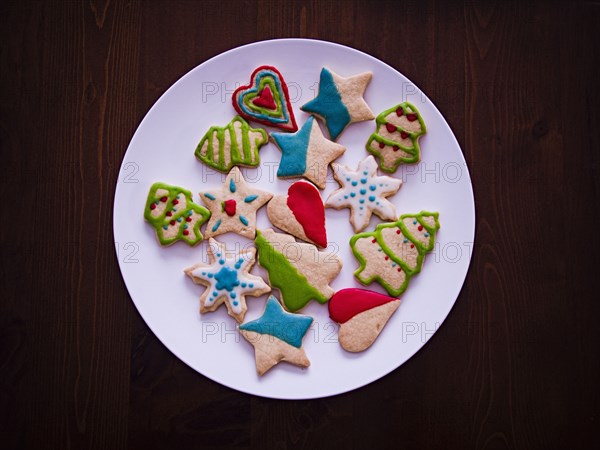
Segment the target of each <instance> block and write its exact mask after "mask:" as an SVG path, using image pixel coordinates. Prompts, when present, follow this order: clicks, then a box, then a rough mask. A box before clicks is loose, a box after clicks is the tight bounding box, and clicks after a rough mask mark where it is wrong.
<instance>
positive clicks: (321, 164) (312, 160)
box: [271, 117, 346, 189]
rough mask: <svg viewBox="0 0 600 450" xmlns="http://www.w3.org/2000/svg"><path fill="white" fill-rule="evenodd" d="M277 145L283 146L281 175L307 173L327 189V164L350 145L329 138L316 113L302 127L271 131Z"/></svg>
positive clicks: (294, 175) (280, 166)
mask: <svg viewBox="0 0 600 450" xmlns="http://www.w3.org/2000/svg"><path fill="white" fill-rule="evenodd" d="M271 138H272V139H273V142H275V145H277V147H279V149H280V150H281V153H282V155H281V162H280V163H279V168H278V169H277V176H278V177H279V178H292V177H304V178H307V179H309V180H310V181H312V182H313V183H314V184H316V185H317V187H318V188H320V189H325V183H326V181H327V168H328V167H329V164H330V163H331V161H333V160H334V159H336V158H338V157H339V156H341V155H342V153H344V152H345V151H346V147H344V146H343V145H340V144H336V143H335V142H332V141H330V140H329V139H326V138H325V136H323V132H322V131H321V128H320V127H319V124H318V123H317V121H316V120H315V119H314V118H313V117H309V118H308V120H307V121H306V122H305V123H304V125H302V128H301V129H300V131H298V132H296V133H293V134H290V133H271Z"/></svg>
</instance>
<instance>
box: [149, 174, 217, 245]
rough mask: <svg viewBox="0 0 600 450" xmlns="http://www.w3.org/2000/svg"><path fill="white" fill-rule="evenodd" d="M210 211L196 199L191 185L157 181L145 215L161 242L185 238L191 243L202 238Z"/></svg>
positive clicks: (152, 188) (151, 189)
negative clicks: (189, 189)
mask: <svg viewBox="0 0 600 450" xmlns="http://www.w3.org/2000/svg"><path fill="white" fill-rule="evenodd" d="M209 217H210V212H209V211H208V210H207V209H206V208H204V207H203V206H200V205H198V204H196V203H194V202H193V200H192V193H191V192H190V191H188V190H187V189H184V188H181V187H178V186H171V185H168V184H165V183H154V184H153V185H152V187H151V188H150V192H149V193H148V199H147V200H146V207H145V209H144V218H145V219H146V220H147V221H148V222H149V223H150V224H151V225H152V226H153V227H154V228H155V229H156V236H157V238H158V242H160V244H161V245H164V246H167V245H171V244H173V243H175V242H177V241H183V242H185V243H186V244H188V245H190V246H194V245H196V244H198V243H199V242H200V241H201V240H202V233H201V232H200V226H202V224H203V223H205V222H206V221H207V220H208V218H209Z"/></svg>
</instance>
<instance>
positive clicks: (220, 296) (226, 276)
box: [184, 238, 271, 323]
mask: <svg viewBox="0 0 600 450" xmlns="http://www.w3.org/2000/svg"><path fill="white" fill-rule="evenodd" d="M255 256H256V248H254V247H251V248H249V249H246V250H239V251H229V252H228V251H227V249H226V247H225V244H222V243H220V242H218V241H216V240H215V239H212V238H211V239H210V240H209V244H208V257H209V260H210V263H209V264H208V265H206V264H202V263H198V264H194V265H193V266H192V267H189V268H187V269H185V270H184V272H185V274H186V275H187V276H189V277H190V278H191V279H192V280H193V281H194V283H196V284H202V285H204V286H206V290H205V291H204V293H203V294H202V296H201V297H200V313H201V314H202V313H205V312H210V311H214V310H216V309H217V308H218V307H219V306H221V304H222V303H225V305H226V306H227V311H228V312H229V315H230V316H231V317H233V318H235V320H237V321H238V322H239V323H242V322H243V321H244V316H245V315H246V310H247V309H248V307H247V306H246V295H252V296H255V297H258V296H259V295H262V294H266V293H267V292H270V291H271V288H270V287H269V286H268V285H267V283H265V281H264V280H263V279H262V278H261V277H258V276H256V275H251V274H250V273H249V270H250V269H251V268H252V266H253V265H254V262H255Z"/></svg>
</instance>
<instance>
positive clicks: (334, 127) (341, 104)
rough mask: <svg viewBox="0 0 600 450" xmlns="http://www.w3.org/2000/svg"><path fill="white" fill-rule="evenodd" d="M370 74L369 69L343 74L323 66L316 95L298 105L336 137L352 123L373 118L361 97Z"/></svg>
mask: <svg viewBox="0 0 600 450" xmlns="http://www.w3.org/2000/svg"><path fill="white" fill-rule="evenodd" d="M372 76H373V74H372V73H371V72H364V73H360V74H358V75H354V76H351V77H348V78H343V77H340V76H339V75H337V74H336V73H333V72H332V71H331V70H329V69H326V68H323V69H322V70H321V78H320V81H319V95H317V97H316V98H315V99H314V100H311V101H310V102H308V103H306V104H305V105H304V106H302V107H301V108H300V109H302V110H303V111H306V112H308V113H311V114H314V115H315V116H317V117H319V118H321V119H323V121H324V122H325V126H326V127H327V130H328V131H329V137H330V138H331V139H332V140H334V141H336V140H337V138H338V137H339V136H340V134H342V131H344V130H345V129H346V127H347V126H348V125H350V124H351V123H353V122H362V121H363V120H371V119H373V118H375V115H374V114H373V111H371V108H369V105H367V103H366V102H365V100H364V99H363V94H364V92H365V89H366V88H367V85H368V84H369V82H370V81H371V77H372Z"/></svg>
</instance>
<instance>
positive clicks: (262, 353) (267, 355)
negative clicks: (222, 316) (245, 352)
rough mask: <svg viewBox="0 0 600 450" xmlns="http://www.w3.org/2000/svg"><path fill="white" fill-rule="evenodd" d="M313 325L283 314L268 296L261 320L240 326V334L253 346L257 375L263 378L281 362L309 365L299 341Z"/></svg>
mask: <svg viewBox="0 0 600 450" xmlns="http://www.w3.org/2000/svg"><path fill="white" fill-rule="evenodd" d="M312 322H313V319H312V317H309V316H304V315H301V314H291V313H288V312H286V311H284V310H283V308H282V306H281V304H280V303H279V302H278V301H277V299H276V298H275V297H273V296H270V297H269V299H268V300H267V304H266V306H265V312H264V313H263V315H262V316H261V317H260V318H258V319H256V320H253V321H252V322H248V323H244V324H242V325H240V334H241V335H242V336H244V338H245V339H246V340H247V341H248V342H250V343H251V344H252V345H253V346H254V355H255V360H256V371H257V372H258V374H259V375H264V374H265V372H267V371H268V370H269V369H270V368H271V367H273V366H275V365H276V364H279V363H280V362H281V361H286V362H288V363H290V364H294V365H296V366H299V367H308V366H310V361H309V360H308V357H307V356H306V352H305V351H304V349H303V348H302V338H303V337H304V335H305V334H306V332H307V331H308V329H309V328H310V326H311V324H312Z"/></svg>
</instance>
